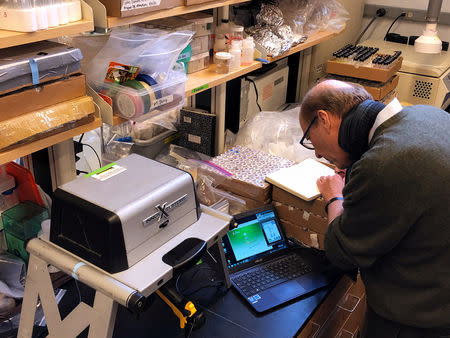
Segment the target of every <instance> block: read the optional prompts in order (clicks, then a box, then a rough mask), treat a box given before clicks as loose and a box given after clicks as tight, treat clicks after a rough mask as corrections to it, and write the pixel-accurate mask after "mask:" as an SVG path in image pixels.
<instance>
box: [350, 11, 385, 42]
mask: <svg viewBox="0 0 450 338" xmlns="http://www.w3.org/2000/svg"><path fill="white" fill-rule="evenodd" d="M385 15H386V10H385V9H384V8H378V9H377V11H376V13H375V16H374V17H373V18H372V19H371V20H370V22H369V23H368V24H367V26H366V28H364V30H363V31H362V32H361V34H359V36H358V38H357V39H356V42H355V45H357V44H358V43H359V41H360V40H361V38H362V37H363V35H364V33H366V31H367V30H368V29H369V27H370V26H371V25H372V24H373V22H374V21H375V20H376V19H377V18H381V17H382V16H385Z"/></svg>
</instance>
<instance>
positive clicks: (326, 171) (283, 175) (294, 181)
mask: <svg viewBox="0 0 450 338" xmlns="http://www.w3.org/2000/svg"><path fill="white" fill-rule="evenodd" d="M334 174H335V172H334V170H333V169H331V168H330V167H328V166H326V165H325V164H323V163H320V162H318V161H316V160H313V159H310V158H309V159H306V160H304V161H303V162H301V163H299V164H296V165H294V166H292V167H289V168H283V169H280V170H278V171H275V172H273V173H270V174H269V175H267V176H266V181H267V182H269V183H272V184H273V185H276V186H277V187H279V188H281V189H283V190H286V191H288V192H290V193H291V194H293V195H295V196H298V197H300V198H302V199H304V200H305V201H311V200H313V199H315V198H317V197H318V196H320V192H319V189H318V188H317V184H316V181H317V179H318V178H319V177H321V176H328V175H334Z"/></svg>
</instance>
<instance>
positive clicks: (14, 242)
mask: <svg viewBox="0 0 450 338" xmlns="http://www.w3.org/2000/svg"><path fill="white" fill-rule="evenodd" d="M24 243H25V241H23V240H21V239H19V238H17V237H16V236H14V235H11V234H9V233H6V245H7V247H8V252H9V253H11V254H13V255H14V256H17V257H20V258H22V259H23V260H24V261H25V263H28V259H29V257H30V255H29V253H28V251H27V250H25V247H24Z"/></svg>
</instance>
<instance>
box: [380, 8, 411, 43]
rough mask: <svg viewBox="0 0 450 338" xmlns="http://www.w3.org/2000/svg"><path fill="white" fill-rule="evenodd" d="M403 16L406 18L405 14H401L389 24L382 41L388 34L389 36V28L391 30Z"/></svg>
mask: <svg viewBox="0 0 450 338" xmlns="http://www.w3.org/2000/svg"><path fill="white" fill-rule="evenodd" d="M404 16H406V12H402V13H401V14H400V15H399V16H397V17H396V18H395V19H394V21H392V23H391V25H390V26H389V28H388V30H387V32H386V34H385V35H384V41H386V38H387V36H388V34H389V31H390V30H391V28H392V26H393V25H394V23H395V22H396V21H397V20H398V19H400V18H401V17H404Z"/></svg>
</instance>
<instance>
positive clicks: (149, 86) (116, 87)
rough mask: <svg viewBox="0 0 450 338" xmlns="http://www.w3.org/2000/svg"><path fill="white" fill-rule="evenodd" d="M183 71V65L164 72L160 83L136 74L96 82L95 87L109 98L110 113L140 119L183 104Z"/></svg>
mask: <svg viewBox="0 0 450 338" xmlns="http://www.w3.org/2000/svg"><path fill="white" fill-rule="evenodd" d="M186 80H187V77H186V74H185V71H184V69H183V67H182V66H181V67H179V69H178V70H177V71H172V72H170V73H169V74H168V77H167V79H166V80H165V81H164V82H163V83H161V84H160V83H157V82H156V81H155V80H154V79H153V78H152V77H151V76H148V75H143V74H141V73H140V75H139V76H138V77H137V78H136V80H131V81H127V82H125V83H122V84H118V83H114V82H96V83H95V89H96V90H97V92H98V93H99V94H100V96H102V97H103V98H104V99H106V100H107V101H109V99H110V102H111V105H112V108H113V112H114V114H117V115H119V116H121V117H123V118H125V119H130V120H133V121H143V120H145V119H147V118H150V117H152V116H156V115H159V114H160V113H162V112H165V111H167V110H169V109H173V108H176V107H181V106H183V104H184V91H185V84H186Z"/></svg>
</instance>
